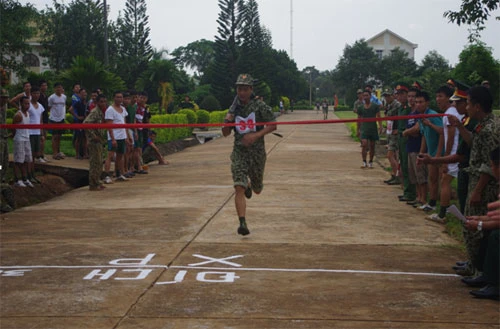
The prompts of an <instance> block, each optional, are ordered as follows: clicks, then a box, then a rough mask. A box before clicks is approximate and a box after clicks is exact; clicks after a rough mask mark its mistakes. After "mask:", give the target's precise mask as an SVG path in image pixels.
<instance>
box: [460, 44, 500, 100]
mask: <svg viewBox="0 0 500 329" xmlns="http://www.w3.org/2000/svg"><path fill="white" fill-rule="evenodd" d="M459 59H460V62H459V63H458V64H457V66H456V67H455V69H454V70H453V78H455V79H457V80H460V81H462V82H464V83H466V84H469V85H471V86H472V85H476V84H480V83H481V81H482V80H488V81H489V82H490V85H491V89H490V90H491V92H492V94H493V99H494V100H496V102H495V103H496V104H498V98H499V89H500V62H499V61H498V60H497V59H495V58H494V57H493V55H492V50H491V48H487V47H485V46H484V45H481V44H478V45H469V46H468V47H466V48H465V49H464V50H463V51H462V52H461V53H460V55H459Z"/></svg>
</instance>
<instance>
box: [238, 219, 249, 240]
mask: <svg viewBox="0 0 500 329" xmlns="http://www.w3.org/2000/svg"><path fill="white" fill-rule="evenodd" d="M238 234H239V235H243V236H245V235H249V234H250V230H249V229H248V227H247V222H246V221H245V220H240V227H238Z"/></svg>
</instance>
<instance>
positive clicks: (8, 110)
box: [7, 107, 17, 119]
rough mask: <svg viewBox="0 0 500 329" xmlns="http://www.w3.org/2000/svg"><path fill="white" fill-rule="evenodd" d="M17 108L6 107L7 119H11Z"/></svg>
mask: <svg viewBox="0 0 500 329" xmlns="http://www.w3.org/2000/svg"><path fill="white" fill-rule="evenodd" d="M16 113H17V109H16V108H13V107H12V108H9V109H7V119H13V118H14V115H16Z"/></svg>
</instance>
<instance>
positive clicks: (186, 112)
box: [177, 109, 198, 124]
mask: <svg viewBox="0 0 500 329" xmlns="http://www.w3.org/2000/svg"><path fill="white" fill-rule="evenodd" d="M177 114H184V115H186V116H187V120H188V123H189V124H194V123H197V120H198V117H197V116H196V112H195V111H193V110H188V109H182V110H179V112H177Z"/></svg>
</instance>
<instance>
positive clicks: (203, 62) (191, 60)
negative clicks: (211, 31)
mask: <svg viewBox="0 0 500 329" xmlns="http://www.w3.org/2000/svg"><path fill="white" fill-rule="evenodd" d="M171 55H172V56H174V59H173V61H174V63H175V64H177V65H182V66H184V67H187V68H190V69H192V70H195V73H194V74H195V76H196V77H197V78H198V79H202V78H203V74H204V73H205V72H206V70H207V68H208V66H209V65H210V63H212V61H213V60H214V42H213V41H209V40H205V39H201V40H198V41H194V42H191V43H189V44H188V45H187V46H185V47H179V48H176V49H175V50H174V51H173V52H172V53H171Z"/></svg>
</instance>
